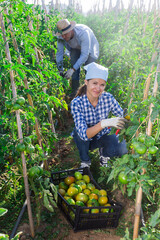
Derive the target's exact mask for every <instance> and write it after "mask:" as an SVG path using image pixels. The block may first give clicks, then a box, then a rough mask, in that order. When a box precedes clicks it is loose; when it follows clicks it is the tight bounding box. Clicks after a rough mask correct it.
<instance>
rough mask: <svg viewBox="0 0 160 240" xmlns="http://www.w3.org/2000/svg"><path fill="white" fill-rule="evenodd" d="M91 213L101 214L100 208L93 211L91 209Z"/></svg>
mask: <svg viewBox="0 0 160 240" xmlns="http://www.w3.org/2000/svg"><path fill="white" fill-rule="evenodd" d="M91 213H99V209H98V208H93V209H91Z"/></svg>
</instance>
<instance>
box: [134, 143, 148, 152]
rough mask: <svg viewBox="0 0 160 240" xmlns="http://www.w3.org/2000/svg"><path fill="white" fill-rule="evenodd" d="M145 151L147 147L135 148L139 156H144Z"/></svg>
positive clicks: (142, 145)
mask: <svg viewBox="0 0 160 240" xmlns="http://www.w3.org/2000/svg"><path fill="white" fill-rule="evenodd" d="M146 151H147V147H146V146H145V145H144V144H140V145H139V146H138V147H136V152H137V153H139V154H145V152H146Z"/></svg>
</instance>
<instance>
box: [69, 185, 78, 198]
mask: <svg viewBox="0 0 160 240" xmlns="http://www.w3.org/2000/svg"><path fill="white" fill-rule="evenodd" d="M67 194H68V195H69V196H70V197H73V196H75V195H77V194H78V189H77V188H76V187H69V188H68V190H67Z"/></svg>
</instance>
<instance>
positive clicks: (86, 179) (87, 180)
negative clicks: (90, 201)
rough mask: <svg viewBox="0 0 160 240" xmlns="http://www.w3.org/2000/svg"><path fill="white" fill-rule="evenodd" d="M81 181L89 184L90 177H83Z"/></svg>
mask: <svg viewBox="0 0 160 240" xmlns="http://www.w3.org/2000/svg"><path fill="white" fill-rule="evenodd" d="M82 178H83V180H84V181H85V182H86V183H89V182H90V177H89V176H88V175H83V177H82Z"/></svg>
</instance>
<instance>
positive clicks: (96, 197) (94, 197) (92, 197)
mask: <svg viewBox="0 0 160 240" xmlns="http://www.w3.org/2000/svg"><path fill="white" fill-rule="evenodd" d="M89 199H96V200H98V195H97V194H95V193H91V194H90V195H89Z"/></svg>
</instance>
